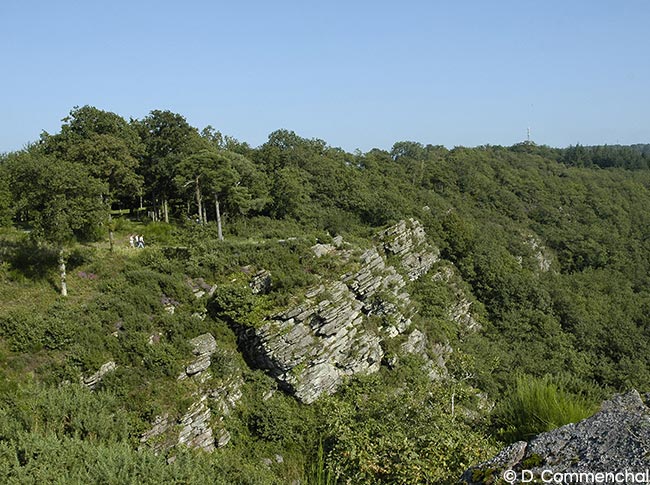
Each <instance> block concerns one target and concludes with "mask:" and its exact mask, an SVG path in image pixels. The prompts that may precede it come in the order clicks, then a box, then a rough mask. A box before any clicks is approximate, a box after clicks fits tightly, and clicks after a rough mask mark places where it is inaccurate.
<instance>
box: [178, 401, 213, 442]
mask: <svg viewBox="0 0 650 485" xmlns="http://www.w3.org/2000/svg"><path fill="white" fill-rule="evenodd" d="M211 417H212V412H211V411H210V408H209V407H208V406H207V405H206V404H205V400H204V399H201V400H200V401H198V402H196V403H194V404H193V405H192V406H191V407H190V409H189V410H188V411H187V413H186V414H185V415H184V416H183V417H182V419H181V421H180V426H181V430H180V432H179V434H178V444H182V445H185V446H188V447H190V448H200V449H202V450H204V451H208V452H211V451H214V450H215V441H214V436H213V434H212V428H211V427H210V420H211Z"/></svg>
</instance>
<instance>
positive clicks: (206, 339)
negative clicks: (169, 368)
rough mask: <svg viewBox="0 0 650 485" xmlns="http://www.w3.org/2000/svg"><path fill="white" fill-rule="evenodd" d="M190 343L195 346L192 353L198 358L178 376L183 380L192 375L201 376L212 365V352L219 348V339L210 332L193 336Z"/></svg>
mask: <svg viewBox="0 0 650 485" xmlns="http://www.w3.org/2000/svg"><path fill="white" fill-rule="evenodd" d="M190 345H192V347H193V349H192V353H193V354H194V355H195V356H196V358H195V359H194V360H193V361H192V362H191V363H190V364H188V365H187V366H186V367H185V370H184V371H183V372H182V373H181V375H180V376H178V378H179V379H181V380H182V379H187V378H188V377H192V376H197V377H198V376H200V374H201V373H202V372H204V371H205V370H207V369H208V368H209V367H210V364H211V357H212V354H214V353H215V351H216V350H217V341H216V340H215V339H214V337H213V336H212V335H211V334H209V333H205V334H203V335H199V336H198V337H195V338H193V339H192V340H190Z"/></svg>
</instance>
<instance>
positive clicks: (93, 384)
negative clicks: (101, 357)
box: [80, 360, 117, 391]
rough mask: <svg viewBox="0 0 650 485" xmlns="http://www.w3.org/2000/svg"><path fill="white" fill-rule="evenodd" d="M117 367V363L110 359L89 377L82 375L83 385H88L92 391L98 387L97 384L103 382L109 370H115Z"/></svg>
mask: <svg viewBox="0 0 650 485" xmlns="http://www.w3.org/2000/svg"><path fill="white" fill-rule="evenodd" d="M116 368H117V364H116V363H115V362H114V361H112V360H110V361H108V362H106V363H105V364H103V365H102V366H101V367H100V368H99V370H98V371H97V372H95V373H94V374H93V375H91V376H89V377H81V378H80V382H81V384H82V385H83V386H86V387H87V388H88V389H90V390H91V391H92V390H94V389H96V388H97V386H99V384H100V383H101V382H102V379H103V378H104V376H105V375H106V374H108V373H109V372H113V371H114V370H115V369H116Z"/></svg>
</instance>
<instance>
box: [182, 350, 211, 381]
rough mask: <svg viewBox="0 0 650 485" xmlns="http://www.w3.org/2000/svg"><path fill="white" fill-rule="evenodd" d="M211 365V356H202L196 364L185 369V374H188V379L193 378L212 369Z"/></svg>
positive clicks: (193, 363)
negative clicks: (209, 368)
mask: <svg viewBox="0 0 650 485" xmlns="http://www.w3.org/2000/svg"><path fill="white" fill-rule="evenodd" d="M210 363H211V361H210V356H209V355H207V354H204V355H200V356H199V357H198V358H197V359H196V360H195V361H194V362H192V363H191V364H190V365H188V366H187V367H186V368H185V374H187V376H188V377H191V376H193V375H195V374H198V373H200V372H203V371H204V370H206V369H207V368H208V367H210Z"/></svg>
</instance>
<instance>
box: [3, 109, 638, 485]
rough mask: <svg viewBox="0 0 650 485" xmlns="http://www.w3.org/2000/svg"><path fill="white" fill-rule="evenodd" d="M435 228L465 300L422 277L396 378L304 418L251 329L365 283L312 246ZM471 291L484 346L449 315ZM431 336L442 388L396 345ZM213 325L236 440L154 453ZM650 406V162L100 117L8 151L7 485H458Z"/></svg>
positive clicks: (310, 410)
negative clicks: (247, 137) (340, 140)
mask: <svg viewBox="0 0 650 485" xmlns="http://www.w3.org/2000/svg"><path fill="white" fill-rule="evenodd" d="M411 219H413V220H416V221H419V223H420V224H421V225H422V227H423V228H424V230H425V232H426V240H427V242H428V243H429V244H430V245H431V246H433V247H436V248H438V250H439V253H440V259H439V261H437V262H436V263H435V265H436V266H434V269H433V271H435V270H437V269H438V270H440V271H442V270H443V269H444V268H452V269H453V271H452V270H449V271H450V272H453V275H454V276H453V278H455V280H454V281H455V286H454V288H456V290H451V289H450V286H445V285H443V284H442V283H440V281H437V280H436V279H435V278H422V279H418V280H413V281H411V280H409V281H407V283H406V287H405V288H406V291H407V292H408V294H409V295H410V297H411V299H412V301H413V307H414V309H415V310H414V313H413V316H412V317H411V320H412V323H411V328H410V329H408V330H406V333H405V334H404V335H398V336H396V337H394V338H386V339H384V340H382V343H381V345H382V350H383V353H384V358H383V359H382V362H381V366H380V367H379V370H378V371H377V372H372V373H368V374H363V375H362V374H359V375H354V376H350V377H349V378H348V379H346V380H345V382H344V383H343V384H342V385H341V386H340V387H339V388H338V389H337V390H336V392H334V393H332V394H330V395H323V396H321V397H319V398H318V399H317V400H315V402H313V403H311V404H305V403H302V402H300V401H299V400H297V399H296V398H295V397H294V396H292V395H291V393H289V392H285V391H284V390H283V389H282V388H278V385H277V383H276V380H275V379H274V376H272V375H270V374H269V373H268V372H265V371H264V369H261V368H259V366H256V365H255V363H254V362H250V359H249V358H248V357H247V356H246V355H245V353H243V352H242V351H241V348H240V344H241V342H240V341H239V339H238V334H237V332H236V330H237V329H238V328H239V329H241V328H244V329H245V328H246V327H250V328H259V326H260V325H262V324H263V323H264V322H265V321H267V319H268V318H269V315H274V314H277V313H278V312H280V311H283V310H285V309H287V308H289V307H290V306H291V305H293V304H294V303H296V302H299V299H300V295H302V294H304V293H305V291H308V289H309V288H312V287H314V286H315V285H318V284H320V282H322V281H324V280H325V279H327V278H330V279H331V278H335V277H337V275H340V274H343V273H345V272H346V271H354V270H355V266H354V265H355V264H356V263H355V262H354V260H350V261H341V260H338V259H337V258H336V257H333V256H327V255H326V256H324V257H316V256H315V255H314V253H313V251H312V247H313V246H314V245H319V244H320V245H331V244H334V243H333V241H335V239H336V238H337V237H340V238H342V239H343V240H344V241H346V242H347V243H346V244H349V245H350V248H352V249H350V251H353V250H356V248H359V251H361V250H364V249H367V248H369V247H371V245H372V244H374V241H375V240H376V234H377V233H378V232H380V231H382V230H384V229H385V228H387V227H389V226H392V225H394V224H396V223H398V222H399V221H403V220H411ZM134 235H139V236H142V238H143V240H144V246H145V247H144V248H137V247H132V245H131V243H130V238H132V237H133V236H134ZM390 262H391V261H390V260H389V263H390ZM396 267H397V266H396ZM350 268H352V269H350ZM261 270H263V271H266V272H268V274H270V279H269V282H268V288H267V289H266V291H265V292H264V293H263V294H261V293H260V294H254V293H252V292H251V291H250V288H249V285H248V282H249V280H250V277H251V274H253V273H257V272H259V271H261ZM404 279H405V280H407V278H406V277H405V278H404ZM461 293H462V294H463V295H464V298H465V299H466V300H467V302H468V305H471V308H472V315H473V318H474V319H475V320H476V321H477V322H478V325H477V328H479V330H476V331H472V332H468V331H464V330H463V329H461V328H459V326H458V325H455V324H454V323H453V321H451V320H450V318H449V315H448V313H447V312H446V309H447V308H449V307H453V306H454V305H455V304H457V303H458V298H459V294H461ZM368 321H369V325H370V324H373V322H374V320H372V318H369V319H368ZM414 329H418V331H420V332H422V333H424V334H426V335H427V336H428V339H429V346H430V348H428V349H427V350H426V352H428V353H429V355H433V352H434V348H437V347H435V345H439V346H446V347H447V348H449V349H450V350H449V351H448V352H447V354H446V355H447V356H446V362H445V365H444V366H445V369H446V371H445V372H444V373H443V374H442V375H439V376H437V378H431V376H430V375H427V372H425V371H424V370H423V358H422V356H420V355H416V354H413V355H399V352H398V351H397V349H398V348H399V347H400V345H402V344H403V342H404V341H405V339H406V335H407V334H408V333H409V332H412V331H413V330H414ZM206 333H209V334H211V335H212V336H214V339H215V340H216V348H217V350H216V353H215V354H213V355H212V358H211V360H210V361H208V362H209V372H210V374H211V379H212V380H213V381H214V382H218V383H223V386H226V384H227V383H233V382H237V383H239V384H237V385H238V386H239V387H238V388H237V389H238V391H237V393H236V394H237V402H236V404H233V405H232V407H231V408H228V410H227V411H226V410H223V409H221V407H220V404H219V403H220V402H221V401H219V400H207V401H206V402H208V404H205V406H207V407H208V408H211V410H212V416H213V420H214V423H213V427H214V428H215V429H217V428H218V429H220V430H222V433H223V434H222V436H226V434H227V436H228V440H225V439H224V440H223V441H227V443H226V444H224V445H223V446H216V449H214V450H212V451H210V452H206V451H203V450H200V449H193V448H192V447H188V446H183V445H179V446H173V447H165V446H162V444H161V445H160V446H157V445H156V443H155V439H154V440H153V441H152V442H145V441H144V440H143V435H144V434H145V433H147V431H148V430H150V429H151V428H152V426H153V424H154V423H155V422H157V421H156V420H157V419H158V418H160V417H161V416H168V417H169V420H170V421H174V420H176V422H178V421H179V420H180V419H181V417H182V416H183V415H184V413H186V411H187V410H188V408H190V409H191V408H192V406H193V403H195V401H196V399H197V395H198V394H197V393H198V392H199V388H200V386H201V385H202V383H200V382H199V381H198V380H193V379H189V378H188V379H179V378H178V376H179V374H181V373H182V372H184V371H183V369H185V368H186V366H188V363H190V362H191V361H192V352H193V351H192V345H191V343H189V342H190V341H191V340H192V339H194V338H195V337H197V336H198V335H201V334H206ZM393 355H398V357H395V358H393V357H392V356H393ZM107 362H112V363H113V364H115V365H114V368H113V370H112V371H111V372H108V373H106V374H105V375H104V376H102V378H101V380H100V381H99V382H97V383H94V382H93V384H92V385H90V384H89V382H90V380H89V378H88V376H91V375H93V374H95V373H96V372H97V371H98V369H100V368H102V366H104V365H105V364H106V363H107ZM229 385H230V384H229ZM632 388H634V389H637V390H639V391H640V392H647V391H650V148H649V146H648V145H632V146H606V145H605V146H580V145H576V146H571V147H567V148H552V147H548V146H540V145H537V144H535V143H532V142H522V143H519V144H516V145H513V146H510V147H503V146H490V145H486V146H478V147H473V148H468V147H455V148H453V149H448V148H445V147H444V146H441V145H431V144H427V145H425V144H422V143H418V142H412V141H398V142H396V143H395V144H394V145H393V147H392V149H391V150H390V151H386V150H381V149H373V150H370V151H368V152H367V153H362V152H360V151H356V152H354V153H349V152H346V151H345V150H342V149H340V148H335V147H331V146H329V145H328V144H327V142H325V141H323V140H320V139H306V138H302V137H300V136H299V135H297V134H296V133H294V132H292V131H288V130H278V131H275V132H273V133H271V134H270V135H269V136H268V141H266V142H265V143H264V144H262V145H261V146H259V147H251V146H250V145H249V144H248V143H246V142H245V141H240V140H237V139H235V138H233V137H230V136H227V135H224V134H222V133H221V132H220V131H218V130H217V129H215V128H213V127H211V126H208V127H205V128H202V129H199V128H196V127H193V126H191V125H190V124H189V123H188V122H187V121H186V119H185V118H184V117H183V116H182V115H181V114H177V113H173V112H170V111H162V110H155V111H151V112H150V113H149V115H148V116H146V117H144V118H143V119H129V120H126V119H124V118H123V117H121V116H119V115H117V114H115V113H112V112H107V111H103V110H101V109H98V108H95V107H92V106H83V107H75V108H73V109H72V111H71V112H70V113H69V115H68V116H67V117H66V118H64V119H63V120H62V124H61V128H60V130H59V131H58V132H57V133H46V132H43V133H42V134H41V136H40V138H39V139H38V140H37V141H34V142H32V143H29V144H28V145H26V146H25V148H24V149H22V150H19V151H15V152H11V153H5V154H2V155H0V476H2V477H5V481H4V482H5V483H9V484H29V483H34V484H36V483H61V484H63V483H65V484H68V483H71V484H77V483H78V484H87V483H105V484H128V483H138V484H158V483H192V484H194V483H224V484H235V483H241V484H290V483H292V484H337V483H341V484H347V483H349V484H366V483H367V484H371V483H404V484H421V483H431V484H445V483H450V484H451V483H456V482H457V481H458V479H459V478H460V476H461V474H462V473H463V471H465V470H466V469H467V468H469V467H470V466H472V465H475V464H477V463H479V462H481V461H483V460H485V459H488V458H490V457H491V456H493V455H494V454H495V453H496V452H497V451H498V450H500V449H501V448H503V447H504V446H505V445H507V444H509V443H512V442H514V441H516V440H520V439H524V440H525V439H528V438H530V437H532V436H534V435H535V434H537V433H539V432H542V431H546V430H550V429H552V428H555V427H558V426H560V425H563V424H566V423H569V422H575V421H578V420H580V419H583V418H585V417H587V416H589V415H591V414H592V413H593V412H595V411H596V410H597V409H598V406H599V405H600V403H601V402H602V401H603V400H604V399H607V398H609V397H610V396H612V395H613V394H616V393H619V392H622V391H625V390H629V389H632ZM217 390H218V389H217ZM215 392H216V391H215ZM215 416H219V418H218V419H217V418H215ZM217 421H218V422H217ZM215 434H216V432H215ZM217 441H218V440H217ZM152 443H153V444H152Z"/></svg>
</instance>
